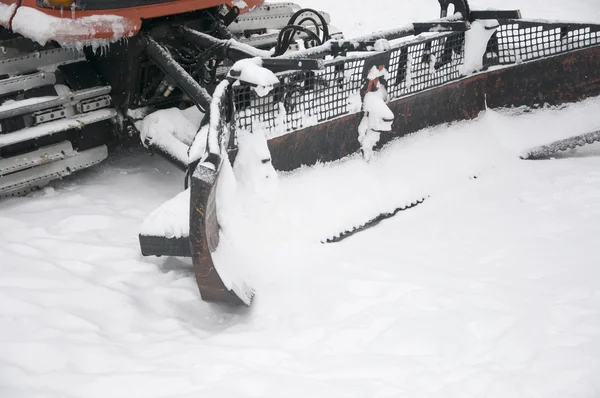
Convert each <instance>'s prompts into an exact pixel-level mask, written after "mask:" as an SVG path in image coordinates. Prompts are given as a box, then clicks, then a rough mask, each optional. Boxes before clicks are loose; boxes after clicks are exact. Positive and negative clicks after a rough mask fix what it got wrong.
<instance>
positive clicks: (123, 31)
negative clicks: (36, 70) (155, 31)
mask: <svg viewBox="0 0 600 398" xmlns="http://www.w3.org/2000/svg"><path fill="white" fill-rule="evenodd" d="M65 13H68V14H70V13H71V10H68V11H65ZM12 29H13V31H15V32H16V33H19V34H22V35H23V36H25V37H28V38H30V39H32V40H35V41H37V42H38V43H40V44H41V45H45V44H46V43H47V42H48V41H50V40H55V41H57V42H59V43H60V44H61V45H63V46H66V47H77V48H83V47H84V46H86V45H90V46H92V47H93V48H94V49H96V48H98V47H102V46H106V45H109V44H110V43H111V42H115V41H118V40H120V39H123V38H126V37H129V36H132V35H133V34H134V33H135V32H136V31H137V30H138V29H139V26H137V25H136V24H135V23H132V22H131V21H130V20H128V19H126V18H123V17H121V16H118V15H110V14H104V15H100V14H98V15H92V16H87V17H77V18H73V17H71V18H56V17H53V16H51V15H48V14H45V13H43V12H42V11H39V10H36V9H35V8H31V7H25V6H21V7H19V8H18V9H17V12H16V14H15V16H14V18H13V20H12ZM99 29H100V30H102V31H108V32H112V38H110V39H92V37H93V36H94V35H95V34H96V32H97V30H99ZM65 36H68V37H80V38H81V39H78V40H75V41H74V40H65Z"/></svg>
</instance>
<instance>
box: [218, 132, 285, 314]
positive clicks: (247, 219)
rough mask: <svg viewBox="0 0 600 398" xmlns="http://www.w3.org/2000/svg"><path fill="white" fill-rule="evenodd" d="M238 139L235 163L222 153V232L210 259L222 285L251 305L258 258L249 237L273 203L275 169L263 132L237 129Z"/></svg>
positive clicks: (259, 226)
mask: <svg viewBox="0 0 600 398" xmlns="http://www.w3.org/2000/svg"><path fill="white" fill-rule="evenodd" d="M237 139H238V148H239V150H238V154H237V156H236V159H235V164H234V166H233V168H232V166H231V164H230V163H229V159H228V157H227V156H225V157H224V160H223V163H222V165H221V170H220V172H219V179H218V181H217V216H218V219H219V224H220V227H221V232H220V239H219V242H220V243H219V247H218V248H217V250H216V251H215V252H214V253H213V260H214V263H215V268H216V269H217V272H218V273H219V276H220V277H221V279H222V280H223V283H224V284H225V286H226V287H227V288H228V289H230V290H233V291H234V292H235V293H236V294H237V295H238V297H240V299H242V301H243V302H244V303H245V304H247V305H250V302H251V301H252V298H253V296H254V288H253V287H252V286H254V281H253V271H254V270H255V269H256V267H257V266H258V265H259V262H260V261H261V260H260V256H256V248H255V247H253V245H254V242H255V239H253V238H252V236H253V233H254V231H256V230H257V229H260V228H262V221H261V217H262V216H261V215H263V214H264V213H265V212H268V209H269V208H271V207H272V206H273V205H274V202H275V199H276V195H277V172H276V171H275V169H274V168H273V165H272V164H271V154H270V153H269V149H268V147H267V141H266V138H265V135H264V133H263V132H261V131H260V130H257V131H255V132H254V133H250V132H248V131H243V130H242V131H238V136H237ZM263 236H267V235H263ZM248 245H249V246H248Z"/></svg>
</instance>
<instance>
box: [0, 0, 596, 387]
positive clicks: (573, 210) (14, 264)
mask: <svg viewBox="0 0 600 398" xmlns="http://www.w3.org/2000/svg"><path fill="white" fill-rule="evenodd" d="M304 3H305V5H310V6H315V7H318V8H321V9H327V10H328V11H330V12H331V14H332V17H333V19H334V21H336V22H337V21H339V23H337V25H338V26H339V27H341V28H343V29H344V30H345V31H346V32H347V34H349V35H355V34H362V33H367V32H369V31H371V30H375V29H381V28H382V27H384V26H390V27H391V26H394V25H400V24H404V23H407V22H411V21H412V20H413V19H430V18H432V17H433V16H435V15H436V14H437V11H436V4H437V2H435V1H433V0H432V1H431V2H429V1H428V2H426V3H427V4H423V5H421V4H420V3H419V5H415V4H416V2H414V1H407V0H403V1H395V0H385V1H380V2H379V4H380V7H378V8H375V7H372V6H371V4H370V3H369V4H366V3H365V2H362V1H352V0H347V1H346V2H345V3H344V4H345V6H344V8H341V7H340V3H338V2H334V1H330V0H328V1H317V0H312V4H311V2H310V1H306V2H304ZM430 3H431V4H430ZM519 3H523V4H519ZM525 3H526V4H525ZM473 5H474V6H480V7H482V8H484V7H485V8H487V7H494V8H509V7H515V8H516V7H519V8H521V9H522V10H523V11H524V14H525V16H530V17H544V18H555V19H558V18H566V19H584V20H596V21H600V7H598V5H597V2H596V0H587V1H584V0H580V1H578V2H571V3H569V4H565V3H564V2H559V1H558V0H552V1H539V0H535V1H534V0H528V1H522V2H519V1H517V0H510V1H504V0H479V1H478V2H474V4H473ZM538 7H539V8H538ZM394 9H396V10H398V12H391V11H390V10H394ZM359 13H360V14H361V15H364V16H365V17H364V20H362V21H361V22H360V23H359V22H356V18H354V17H353V16H354V15H358V14H359ZM369 16H372V17H373V19H369ZM565 112H566V113H565ZM565 112H562V113H556V112H553V111H543V112H536V113H534V114H528V115H522V116H518V117H515V116H508V115H506V114H502V113H497V112H488V113H487V114H485V115H482V116H481V117H480V118H479V119H478V120H477V121H475V122H468V123H459V124H457V125H455V126H453V127H452V128H449V129H443V128H438V129H432V130H431V131H428V132H424V133H421V135H418V136H416V137H413V138H409V139H408V140H405V141H404V142H398V143H396V144H394V145H393V146H392V147H390V148H388V149H387V150H386V152H384V153H383V154H382V155H381V156H380V157H379V158H378V159H377V160H376V161H375V162H374V163H373V164H372V165H370V166H369V167H368V168H367V167H366V166H363V164H362V163H361V161H360V160H359V159H355V160H350V161H346V162H343V164H341V165H338V166H336V167H323V168H322V170H315V169H309V170H304V171H302V172H300V173H296V174H294V175H292V176H282V178H281V181H280V185H281V193H280V195H281V196H282V197H283V201H282V202H280V203H279V204H278V206H277V209H276V210H278V211H283V210H285V209H286V208H292V209H293V208H296V209H299V210H298V211H299V212H298V213H297V214H296V215H295V216H294V217H290V218H288V219H285V221H286V222H290V223H293V224H292V225H293V226H294V228H293V229H291V232H289V233H288V234H287V235H286V236H284V239H282V238H281V237H279V242H278V245H276V246H275V247H270V248H269V249H270V250H269V251H268V253H265V252H262V253H260V254H262V255H264V257H263V258H264V259H265V261H264V263H262V264H257V267H256V269H255V270H254V271H255V277H257V280H256V281H255V282H256V288H257V298H256V300H255V302H254V304H253V306H252V307H251V308H249V309H246V308H239V309H230V308H225V307H222V306H219V305H212V304H207V303H204V302H202V301H200V299H199V294H198V291H197V287H196V284H195V281H194V278H193V274H192V271H191V267H190V265H189V264H188V263H187V262H184V261H180V260H178V259H164V258H161V259H148V258H143V257H141V255H140V253H139V248H138V242H137V233H138V231H139V228H140V226H141V223H142V220H143V219H144V218H145V217H146V215H147V214H149V213H150V212H151V211H152V210H154V209H155V208H156V207H158V206H159V205H160V204H162V203H163V202H164V201H165V200H167V199H170V198H171V197H173V196H174V195H176V194H177V193H178V192H180V191H181V189H182V186H183V181H182V176H181V173H180V172H179V171H177V170H175V169H174V168H173V167H171V166H170V165H169V164H168V163H166V162H165V161H163V160H161V159H159V158H156V157H149V156H148V155H147V154H146V153H145V152H144V151H143V150H132V151H129V150H127V151H125V150H122V151H119V152H117V153H115V154H114V155H113V156H112V158H111V159H109V160H108V161H107V162H105V163H104V164H102V165H100V166H98V167H96V168H94V169H92V170H88V171H83V172H80V173H79V174H78V175H75V176H72V177H69V178H68V179H66V180H65V181H62V182H59V183H56V184H54V185H53V186H52V188H49V189H46V190H45V191H44V192H40V193H38V194H36V195H32V196H31V197H27V198H19V199H9V200H3V201H2V203H1V206H0V397H10V398H13V397H15V398H21V397H23V398H25V397H27V398H31V397H44V398H82V397H85V398H87V397H90V398H94V397H99V398H100V397H102V398H105V397H116V398H120V397H123V398H132V397H143V398H154V397H156V398H158V397H160V398H167V397H169V398H171V397H172V398H188V397H189V398H191V397H199V396H206V397H213V396H219V397H281V396H283V397H308V396H315V397H411V398H413V397H461V398H462V397H481V396H487V397H502V398H507V397H532V398H541V397H544V398H545V397H561V398H565V397H590V398H591V397H597V396H598V394H599V393H600V359H599V358H600V271H599V270H598V267H597V265H598V264H599V263H600V245H598V243H597V242H598V239H600V146H599V145H594V146H590V147H587V148H585V149H580V150H578V151H574V152H571V153H569V154H568V155H569V156H560V157H558V158H557V159H554V160H545V161H536V162H525V161H521V160H518V159H517V157H516V155H517V154H518V153H520V151H522V150H523V149H524V148H526V147H528V146H529V145H536V144H539V143H540V142H539V139H540V133H542V132H544V131H548V132H549V134H552V138H560V137H561V135H562V134H568V133H569V131H572V132H583V131H585V130H586V129H590V128H594V127H597V128H600V104H599V103H598V100H594V101H588V102H586V103H585V104H582V105H579V106H575V107H570V108H568V109H566V110H565ZM478 133H481V134H478ZM475 137H477V138H475ZM424 138H427V139H429V141H427V144H426V143H425V141H424ZM496 144H497V147H496V146H495V145H496ZM495 148H497V150H495ZM391 155H403V156H404V158H398V157H397V156H396V157H392V156H391ZM415 164H419V165H421V166H423V165H428V167H427V168H425V169H424V168H423V167H415V166H413V167H412V168H411V165H415ZM378 168H381V171H382V173H376V171H377V170H378ZM393 168H395V169H396V170H398V173H397V174H395V173H390V170H393ZM441 171H444V172H448V174H447V175H448V176H449V178H448V179H444V180H440V179H439V174H438V173H439V172H441ZM471 174H473V175H477V176H478V178H477V179H469V178H468V177H469V176H471ZM395 175H396V176H397V177H396V178H397V180H396V181H394V180H393V178H394V176H395ZM357 176H358V177H360V179H357V178H356V177H357ZM372 176H377V177H378V179H377V180H375V179H373V178H371V177H372ZM436 176H437V177H438V178H436ZM336 181H337V184H338V185H337V186H336V185H335V184H336ZM407 181H410V182H412V183H413V185H412V186H411V187H413V188H414V187H415V185H414V183H417V182H418V181H425V182H428V183H427V184H425V183H423V185H422V186H416V187H417V188H418V189H416V190H414V193H415V195H416V196H419V195H421V194H431V197H430V198H429V199H428V200H427V201H426V202H425V204H424V205H422V206H419V207H417V208H415V209H413V210H410V211H408V212H406V213H402V214H400V215H398V216H397V217H395V218H393V219H390V220H387V221H385V222H383V223H382V224H380V225H379V226H377V227H376V228H373V229H370V230H368V231H365V232H363V233H361V234H358V235H356V236H354V237H352V238H350V239H348V240H346V241H344V242H341V243H338V244H331V245H321V244H320V243H318V240H319V239H321V236H320V231H321V230H325V231H327V230H328V228H333V227H334V225H333V224H331V225H328V224H326V225H318V220H319V218H321V219H322V220H326V221H327V222H329V221H334V220H335V219H336V217H337V216H340V217H345V218H340V219H338V220H340V221H342V224H343V222H349V223H352V222H354V219H353V218H352V217H357V218H360V219H361V220H362V219H363V217H367V216H369V212H372V211H374V210H380V209H379V208H375V207H376V206H384V207H385V206H395V205H397V203H395V202H394V201H393V196H384V195H381V196H380V195H377V194H376V193H381V192H397V193H399V194H400V193H403V192H402V191H401V190H402V186H400V188H391V184H392V183H394V182H396V183H404V184H405V185H404V186H406V183H407ZM350 183H355V184H356V183H361V184H364V186H368V187H369V188H370V189H371V190H372V192H374V195H373V202H375V204H376V206H372V205H373V203H370V202H368V201H367V202H363V200H364V199H365V198H364V197H359V198H352V197H348V198H349V202H348V203H347V204H345V205H344V206H342V205H341V204H339V203H336V202H329V203H327V201H326V200H325V199H331V198H333V197H334V196H335V195H333V194H331V193H330V191H331V192H333V191H339V193H340V194H341V193H343V192H344V190H346V189H348V187H349V186H350V185H349V184H350ZM367 184H368V185H367ZM302 187H311V188H313V189H312V190H311V192H310V194H306V195H305V196H304V197H303V199H305V200H304V201H298V198H299V197H300V196H299V193H298V192H299V191H298V190H300V189H301V188H302ZM425 188H431V190H425ZM319 189H320V190H321V192H322V193H323V194H322V195H320V194H319ZM300 194H301V192H300ZM319 198H321V199H323V202H325V203H326V205H325V206H324V207H316V205H315V206H313V204H315V203H316V202H318V200H319ZM294 200H296V203H297V204H298V206H295V203H294ZM321 204H322V205H323V203H321ZM300 205H302V206H300ZM299 206H300V207H299ZM311 206H312V208H311ZM344 209H345V210H346V211H344ZM348 209H354V210H356V209H358V211H356V212H355V211H353V212H348V211H347V210H348ZM311 210H312V211H311ZM285 213H286V214H287V215H288V216H289V213H290V212H285ZM275 214H277V213H275ZM311 214H312V218H311V217H310V216H311ZM348 217H349V218H350V219H348ZM281 220H283V218H274V220H272V222H273V223H274V224H273V225H272V226H273V227H275V226H277V223H279V227H282V225H281ZM317 227H319V231H316V229H317ZM323 238H324V237H323ZM259 247H260V246H259Z"/></svg>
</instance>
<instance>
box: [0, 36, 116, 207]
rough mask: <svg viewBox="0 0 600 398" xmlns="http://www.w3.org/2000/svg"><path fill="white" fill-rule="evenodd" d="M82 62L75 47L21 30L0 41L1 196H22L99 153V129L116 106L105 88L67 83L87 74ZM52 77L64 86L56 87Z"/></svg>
mask: <svg viewBox="0 0 600 398" xmlns="http://www.w3.org/2000/svg"><path fill="white" fill-rule="evenodd" d="M85 60H86V58H85V55H84V53H83V51H81V50H76V49H70V48H62V47H56V46H55V45H46V46H41V45H39V44H37V43H35V42H33V41H31V40H29V39H26V38H24V37H21V36H17V37H14V38H9V39H6V40H2V41H0V76H2V77H3V79H0V95H1V96H2V97H3V102H4V104H2V105H0V125H1V131H0V197H12V196H22V195H25V194H27V193H29V192H31V191H34V190H36V189H39V188H42V187H43V186H45V185H47V184H48V183H49V182H51V181H52V180H56V179H61V178H62V177H65V176H67V175H70V174H72V173H73V172H75V171H77V170H81V169H84V168H87V167H91V166H93V165H95V164H98V163H100V162H101V161H103V160H104V159H106V157H107V147H106V145H105V144H107V142H108V139H107V137H108V135H105V133H104V132H103V131H104V130H105V129H110V126H111V123H112V122H111V121H112V120H114V119H115V118H116V117H117V112H116V110H114V109H113V108H111V98H110V92H111V87H110V86H108V85H102V84H100V85H96V86H93V85H92V84H93V82H92V81H85V82H83V83H82V84H75V86H73V85H72V81H74V80H77V79H78V76H79V74H81V75H82V76H85V75H86V72H87V69H86V67H87V68H89V66H87V62H81V61H85ZM68 64H70V65H68ZM63 68H65V69H63ZM98 82H100V81H99V80H98ZM59 83H60V84H61V85H67V86H68V87H69V88H70V91H69V92H66V93H63V92H61V91H59V90H58V88H57V87H56V85H57V84H59ZM6 100H11V101H14V102H5V101H6ZM107 132H108V131H107Z"/></svg>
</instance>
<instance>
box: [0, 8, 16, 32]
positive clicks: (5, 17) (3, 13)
mask: <svg viewBox="0 0 600 398" xmlns="http://www.w3.org/2000/svg"><path fill="white" fill-rule="evenodd" d="M16 9H17V3H13V4H4V3H0V25H2V26H4V27H5V28H7V27H8V26H9V24H10V19H11V18H12V17H13V15H15V11H16Z"/></svg>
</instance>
